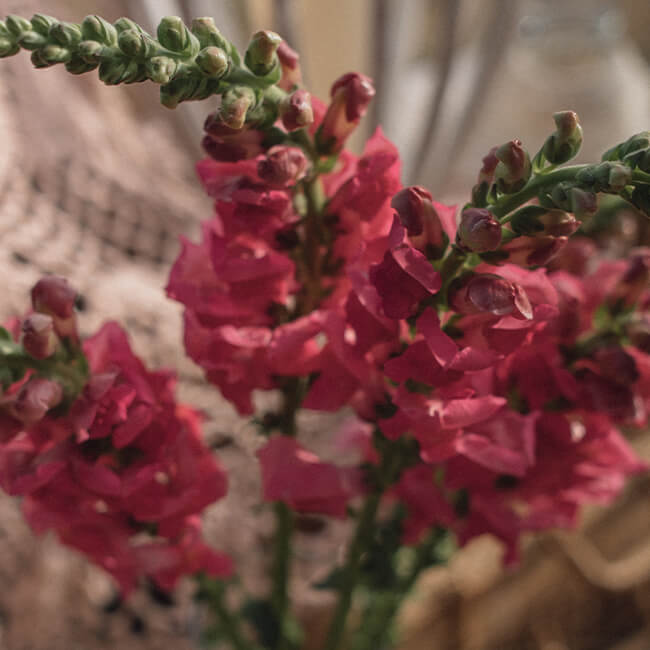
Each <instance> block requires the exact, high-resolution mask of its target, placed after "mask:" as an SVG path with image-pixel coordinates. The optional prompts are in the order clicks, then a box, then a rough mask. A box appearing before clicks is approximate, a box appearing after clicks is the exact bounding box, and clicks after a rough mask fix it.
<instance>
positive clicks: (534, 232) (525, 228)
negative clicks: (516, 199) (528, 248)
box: [510, 205, 580, 237]
mask: <svg viewBox="0 0 650 650" xmlns="http://www.w3.org/2000/svg"><path fill="white" fill-rule="evenodd" d="M510 226H511V228H512V229H513V230H514V232H516V233H517V234H518V235H530V236H532V237H541V236H545V235H550V236H553V237H568V236H570V235H572V234H573V233H574V232H575V231H576V230H577V229H578V228H579V227H580V222H579V221H576V219H575V217H574V216H573V215H571V214H569V213H567V212H564V210H548V209H547V208H544V207H542V206H539V205H527V206H525V207H523V208H521V210H518V211H517V212H516V213H515V214H514V215H513V217H512V219H511V220H510Z"/></svg>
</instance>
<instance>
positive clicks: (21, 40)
mask: <svg viewBox="0 0 650 650" xmlns="http://www.w3.org/2000/svg"><path fill="white" fill-rule="evenodd" d="M18 44H19V45H20V47H22V48H23V49H25V50H30V51H34V50H38V49H40V48H42V47H44V46H45V45H46V44H47V36H43V35H42V34H39V33H38V32H23V34H21V35H20V36H19V37H18Z"/></svg>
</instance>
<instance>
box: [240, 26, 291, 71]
mask: <svg viewBox="0 0 650 650" xmlns="http://www.w3.org/2000/svg"><path fill="white" fill-rule="evenodd" d="M280 43H282V37H281V36H280V35H279V34H276V33H275V32H272V31H270V30H268V29H264V30H261V31H259V32H255V34H253V38H252V39H251V42H250V43H249V45H248V48H247V49H246V54H245V55H244V63H245V64H246V65H247V66H248V69H249V70H250V71H251V72H252V73H253V74H254V75H257V76H258V77H264V76H265V75H267V74H269V72H271V70H273V68H274V67H275V66H276V65H277V63H278V60H277V57H276V54H275V53H276V52H277V50H278V47H280Z"/></svg>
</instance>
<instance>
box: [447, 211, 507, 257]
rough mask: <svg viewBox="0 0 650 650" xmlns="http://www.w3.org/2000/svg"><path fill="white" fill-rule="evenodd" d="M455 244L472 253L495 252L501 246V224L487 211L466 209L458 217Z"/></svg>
mask: <svg viewBox="0 0 650 650" xmlns="http://www.w3.org/2000/svg"><path fill="white" fill-rule="evenodd" d="M456 244H457V245H458V246H460V248H462V249H463V250H465V251H472V252H474V253H484V252H486V251H493V250H496V249H497V248H499V245H500V244H501V224H500V223H499V222H498V221H497V220H496V219H495V218H494V215H493V214H492V213H491V212H490V211H489V210H485V209H483V208H468V209H467V210H464V211H463V213H462V215H461V217H460V224H459V226H458V232H457V233H456Z"/></svg>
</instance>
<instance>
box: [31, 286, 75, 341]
mask: <svg viewBox="0 0 650 650" xmlns="http://www.w3.org/2000/svg"><path fill="white" fill-rule="evenodd" d="M76 298H77V292H76V291H75V290H74V289H73V288H72V287H71V286H70V285H69V284H68V281H67V280H66V279H65V278H62V277H60V276H58V275H47V276H45V277H44V278H41V279H40V280H39V281H38V282H37V283H36V284H35V285H34V288H33V289H32V305H33V307H34V310H35V311H37V312H39V313H42V314H48V315H49V316H52V320H53V321H54V331H55V332H56V333H57V334H58V335H59V336H60V337H61V338H65V337H69V338H71V339H73V340H75V341H76V340H77V339H78V335H77V321H76V317H75V313H74V303H75V300H76Z"/></svg>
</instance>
